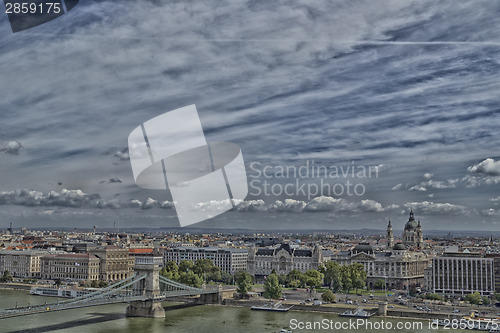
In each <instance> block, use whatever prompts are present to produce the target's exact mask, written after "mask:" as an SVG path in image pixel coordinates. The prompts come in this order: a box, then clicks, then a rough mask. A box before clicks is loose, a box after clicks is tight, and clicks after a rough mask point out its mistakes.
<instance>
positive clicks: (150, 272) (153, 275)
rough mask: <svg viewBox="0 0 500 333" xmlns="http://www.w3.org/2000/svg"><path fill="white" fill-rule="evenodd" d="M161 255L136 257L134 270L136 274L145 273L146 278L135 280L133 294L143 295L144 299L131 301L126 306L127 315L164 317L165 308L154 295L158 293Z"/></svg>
mask: <svg viewBox="0 0 500 333" xmlns="http://www.w3.org/2000/svg"><path fill="white" fill-rule="evenodd" d="M162 263H163V258H162V257H136V258H135V268H134V270H135V272H136V274H137V275H146V278H145V279H143V280H140V281H139V282H137V283H136V284H135V285H134V287H133V293H134V295H137V296H138V295H145V296H147V297H148V299H147V300H145V301H132V302H130V304H129V306H128V307H127V312H126V314H127V316H128V317H146V318H165V310H164V309H163V307H162V306H161V302H160V301H155V297H157V296H159V295H160V264H162Z"/></svg>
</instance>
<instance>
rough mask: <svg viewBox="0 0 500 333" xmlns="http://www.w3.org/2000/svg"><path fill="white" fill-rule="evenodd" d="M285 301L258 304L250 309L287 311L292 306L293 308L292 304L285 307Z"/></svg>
mask: <svg viewBox="0 0 500 333" xmlns="http://www.w3.org/2000/svg"><path fill="white" fill-rule="evenodd" d="M282 303H283V302H278V303H266V304H264V305H262V306H257V305H254V306H252V307H251V308H250V309H252V310H260V311H276V312H287V311H288V310H290V309H291V308H293V305H290V306H289V307H285V306H283V304H282Z"/></svg>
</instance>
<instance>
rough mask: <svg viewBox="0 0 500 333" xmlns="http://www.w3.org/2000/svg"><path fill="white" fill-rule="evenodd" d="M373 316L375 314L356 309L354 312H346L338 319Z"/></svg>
mask: <svg viewBox="0 0 500 333" xmlns="http://www.w3.org/2000/svg"><path fill="white" fill-rule="evenodd" d="M373 315H375V312H372V313H370V312H368V311H366V310H365V309H362V308H356V309H354V310H347V311H345V312H342V313H341V314H339V317H351V318H370V317H371V316H373Z"/></svg>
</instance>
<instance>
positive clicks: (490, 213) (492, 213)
mask: <svg viewBox="0 0 500 333" xmlns="http://www.w3.org/2000/svg"><path fill="white" fill-rule="evenodd" d="M479 213H480V214H481V215H482V216H499V215H500V211H498V210H495V209H493V208H489V209H483V210H481V211H480V212H479Z"/></svg>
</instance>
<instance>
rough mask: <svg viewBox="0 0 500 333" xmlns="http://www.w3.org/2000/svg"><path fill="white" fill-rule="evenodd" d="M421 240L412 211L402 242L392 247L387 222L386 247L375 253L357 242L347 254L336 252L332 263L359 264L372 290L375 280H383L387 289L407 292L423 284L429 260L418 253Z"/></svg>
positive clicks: (391, 231) (419, 228)
mask: <svg viewBox="0 0 500 333" xmlns="http://www.w3.org/2000/svg"><path fill="white" fill-rule="evenodd" d="M423 242H424V237H423V232H422V225H421V224H420V221H418V222H417V221H416V220H415V216H414V215H413V210H410V217H409V219H408V221H407V222H406V223H405V226H404V230H403V234H402V242H401V243H396V244H394V233H393V230H392V224H391V221H389V223H388V225H387V247H386V248H385V250H382V251H375V250H374V249H373V247H372V246H371V245H370V244H368V243H360V244H358V245H356V246H355V247H354V248H353V249H351V250H349V251H342V252H339V253H337V255H336V256H335V257H334V260H337V261H338V262H340V263H341V264H350V263H360V264H362V265H363V266H364V267H365V271H366V274H367V278H366V283H367V285H368V286H369V287H370V288H373V286H374V285H375V283H376V282H377V280H380V279H383V280H385V282H386V285H387V288H389V289H399V290H409V289H410V288H412V287H422V286H423V285H424V281H425V279H424V273H425V268H426V267H428V266H429V263H430V260H429V257H428V255H427V254H425V253H424V252H422V251H421V249H422V247H423Z"/></svg>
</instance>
